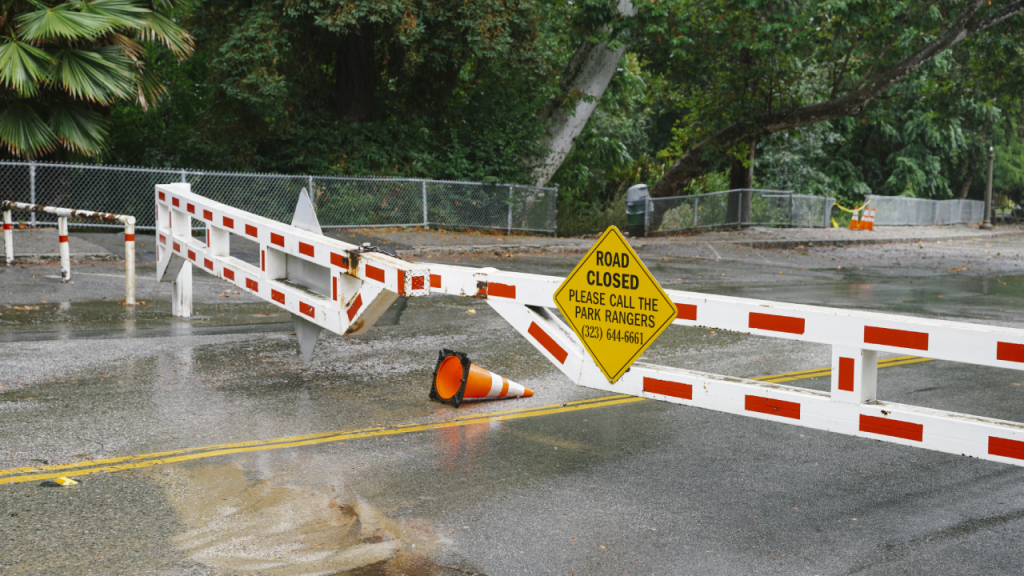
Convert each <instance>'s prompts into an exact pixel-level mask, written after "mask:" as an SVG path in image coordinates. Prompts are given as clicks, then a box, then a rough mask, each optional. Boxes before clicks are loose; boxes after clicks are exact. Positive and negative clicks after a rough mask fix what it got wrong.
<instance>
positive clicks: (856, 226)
mask: <svg viewBox="0 0 1024 576" xmlns="http://www.w3.org/2000/svg"><path fill="white" fill-rule="evenodd" d="M858 214H860V206H856V207H854V209H853V214H851V215H850V230H860V221H859V219H858V216H857V215H858Z"/></svg>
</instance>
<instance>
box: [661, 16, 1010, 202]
mask: <svg viewBox="0 0 1024 576" xmlns="http://www.w3.org/2000/svg"><path fill="white" fill-rule="evenodd" d="M987 1H988V0H974V1H973V3H972V4H971V5H970V6H969V7H968V8H967V9H966V10H965V11H964V13H963V15H961V16H960V17H959V18H957V19H956V20H955V21H954V22H953V23H952V24H950V26H949V27H948V28H946V29H945V30H943V31H942V32H940V33H939V34H938V35H937V36H936V37H935V39H934V40H932V41H931V42H929V43H927V44H925V45H924V46H923V47H921V48H920V49H919V50H918V51H917V52H915V53H913V54H911V55H910V56H908V57H907V58H905V59H904V60H902V61H901V62H899V63H898V64H895V65H893V66H892V67H890V68H888V69H885V70H883V71H881V72H879V73H877V74H875V75H874V76H872V77H870V78H868V79H866V81H865V82H864V83H863V84H862V85H861V86H860V87H859V88H857V89H854V90H851V91H850V92H847V93H846V94H844V95H843V96H840V97H838V98H833V99H830V100H826V101H824V102H817V103H815V104H809V105H807V106H799V107H796V108H790V109H788V110H779V111H777V112H768V113H766V114H763V115H762V116H760V117H759V118H757V119H756V120H754V121H753V122H750V123H744V124H742V125H741V124H738V123H733V124H730V125H728V126H726V127H725V128H722V129H721V130H719V131H718V132H717V133H715V134H712V135H711V136H708V137H707V138H705V139H704V141H702V142H700V143H698V144H696V145H695V146H693V147H692V148H690V149H689V150H687V151H686V153H685V154H683V156H682V157H681V158H679V159H678V160H676V161H675V162H673V163H672V165H671V166H670V167H669V169H668V170H666V171H665V175H664V176H662V178H661V179H660V180H658V182H657V183H656V184H655V185H654V186H653V187H652V188H651V190H650V193H651V196H654V197H663V196H674V195H676V194H678V191H679V190H682V189H683V188H685V187H686V186H687V185H689V183H690V181H691V180H692V179H693V178H695V177H697V176H700V174H701V173H702V172H703V171H704V169H705V168H706V166H707V160H705V159H704V153H705V151H706V150H709V149H710V150H727V149H729V148H731V147H733V146H735V145H736V144H739V143H740V142H743V141H745V140H751V139H753V138H758V137H760V136H767V135H768V134H774V133H775V132H780V131H782V130H789V129H792V128H802V127H804V126H810V125H811V124H817V123H818V122H823V121H825V120H832V119H834V118H842V117H844V116H855V115H857V114H860V113H861V111H863V110H864V107H866V106H867V105H868V104H869V103H870V102H871V101H872V100H874V99H875V98H877V97H878V96H879V95H880V94H882V93H883V92H885V91H886V90H888V89H889V88H892V87H893V86H894V85H896V84H897V83H899V82H900V81H901V80H903V79H904V78H906V77H907V75H908V74H910V73H911V72H914V71H915V70H917V69H918V68H920V67H921V66H922V65H924V64H925V63H926V62H928V61H929V60H931V59H932V58H934V57H935V56H936V55H937V54H939V53H941V52H943V51H944V50H946V49H948V48H952V47H953V46H956V45H957V44H959V43H960V42H962V41H963V40H965V39H967V38H970V37H971V36H973V35H975V34H977V33H978V32H981V31H982V30H985V29H986V28H989V27H991V26H994V25H996V24H999V23H1001V22H1004V21H1006V20H1007V19H1009V18H1012V17H1015V16H1017V15H1019V14H1021V13H1022V12H1024V0H1016V1H1014V2H1011V3H1009V4H1007V5H1005V6H1003V7H1002V8H999V9H998V10H985V11H984V14H982V15H980V16H979V15H978V14H979V12H981V8H982V7H983V6H985V5H986V2H987Z"/></svg>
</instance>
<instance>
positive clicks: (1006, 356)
mask: <svg viewBox="0 0 1024 576" xmlns="http://www.w3.org/2000/svg"><path fill="white" fill-rule="evenodd" d="M996 360H1006V361H1007V362H1024V344H1011V343H1010V342H997V343H996Z"/></svg>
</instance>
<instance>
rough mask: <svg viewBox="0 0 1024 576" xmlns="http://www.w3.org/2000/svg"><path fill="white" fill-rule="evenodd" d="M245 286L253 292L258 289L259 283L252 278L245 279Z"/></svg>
mask: <svg viewBox="0 0 1024 576" xmlns="http://www.w3.org/2000/svg"><path fill="white" fill-rule="evenodd" d="M245 287H246V288H248V289H249V290H252V291H253V292H259V291H260V283H259V282H257V281H255V280H253V279H252V278H246V279H245Z"/></svg>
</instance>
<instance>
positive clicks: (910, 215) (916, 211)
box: [865, 194, 985, 226]
mask: <svg viewBox="0 0 1024 576" xmlns="http://www.w3.org/2000/svg"><path fill="white" fill-rule="evenodd" d="M865 201H870V204H868V207H870V208H874V209H875V226H933V225H945V224H978V223H980V222H981V221H982V220H983V219H984V217H985V203H984V202H982V201H980V200H925V199H923V198H906V197H904V196H875V195H874V194H869V195H868V196H866V197H865Z"/></svg>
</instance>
